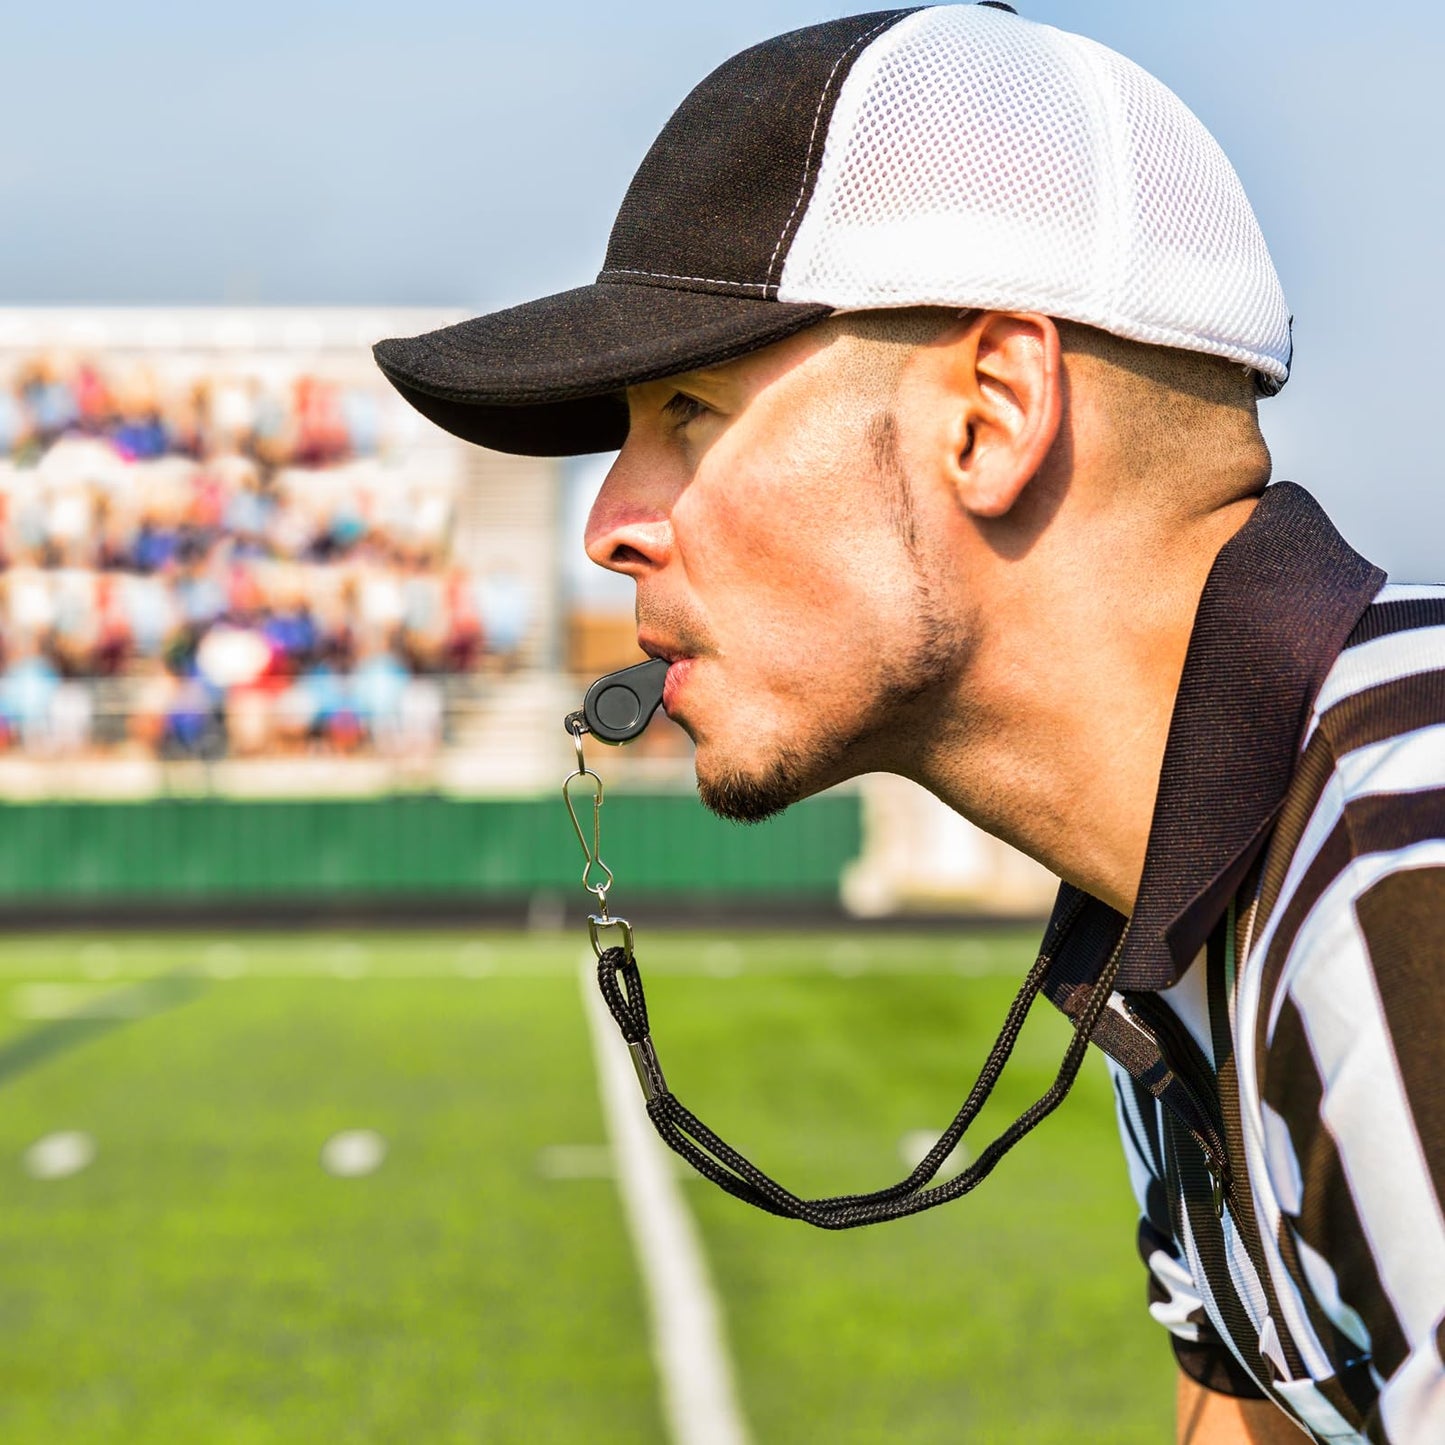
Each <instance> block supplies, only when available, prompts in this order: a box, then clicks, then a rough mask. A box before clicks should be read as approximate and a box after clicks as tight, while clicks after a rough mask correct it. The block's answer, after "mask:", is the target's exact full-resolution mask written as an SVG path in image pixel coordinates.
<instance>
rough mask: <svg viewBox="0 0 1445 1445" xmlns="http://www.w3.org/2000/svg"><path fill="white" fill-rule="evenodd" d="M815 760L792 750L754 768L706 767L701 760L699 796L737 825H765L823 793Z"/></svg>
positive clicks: (720, 816)
mask: <svg viewBox="0 0 1445 1445" xmlns="http://www.w3.org/2000/svg"><path fill="white" fill-rule="evenodd" d="M812 762H813V760H811V759H808V758H805V757H804V756H802V755H801V754H799V753H796V752H793V751H791V750H789V749H779V750H776V751H775V752H774V754H773V756H772V757H771V758H769V759H767V760H766V761H765V762H761V763H758V764H756V765H755V766H753V767H750V768H748V767H736V766H733V767H721V768H713V767H708V766H707V765H706V762H705V760H704V759H703V758H702V757H701V756H700V757H699V759H698V769H697V793H698V797H699V798H701V799H702V803H703V806H704V807H705V808H707V809H708V810H709V811H711V812H713V813H716V814H717V816H718V817H719V818H726V819H728V821H729V822H733V823H761V822H763V821H764V820H765V819H768V818H774V817H776V816H777V815H778V814H779V813H781V812H782V811H783V810H784V809H785V808H790V807H791V806H792V805H793V804H794V803H796V802H798V801H800V800H801V799H803V798H806V797H809V796H811V795H812V794H813V793H816V792H818V791H820V789H821V788H822V787H824V786H826V784H821V783H819V782H817V781H816V777H815V772H816V769H815V767H814V766H812V765H811V764H812Z"/></svg>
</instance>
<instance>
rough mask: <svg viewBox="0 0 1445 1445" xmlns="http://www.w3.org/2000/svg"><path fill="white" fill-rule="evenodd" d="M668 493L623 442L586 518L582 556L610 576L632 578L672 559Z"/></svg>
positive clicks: (653, 470)
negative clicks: (584, 555) (584, 549)
mask: <svg viewBox="0 0 1445 1445" xmlns="http://www.w3.org/2000/svg"><path fill="white" fill-rule="evenodd" d="M671 502H672V497H671V492H670V490H669V488H668V487H667V485H666V483H665V481H664V479H663V478H662V477H661V476H660V475H659V474H658V470H657V469H656V468H655V467H650V466H649V465H648V464H647V460H646V457H645V455H644V453H643V449H642V448H640V447H634V445H633V439H632V438H629V439H628V442H627V444H626V445H624V446H623V448H622V450H621V452H619V453H618V456H617V460H616V461H615V462H613V464H612V468H611V470H610V471H609V472H608V473H607V478H606V480H605V481H604V482H603V483H602V490H601V491H600V492H598V493H597V500H596V501H595V502H593V504H592V511H591V513H590V514H589V515H588V518H587V533H586V543H585V545H586V548H587V555H588V556H589V557H590V558H591V559H592V560H593V561H594V562H595V563H596V564H597V565H598V566H599V567H606V568H607V569H608V571H610V572H621V573H622V574H624V575H625V576H628V577H631V578H633V579H638V578H641V577H643V576H645V575H646V574H647V573H649V572H652V571H657V570H659V569H661V568H663V567H665V566H666V565H667V563H668V561H669V560H670V559H671V556H672V543H673V539H672V514H671Z"/></svg>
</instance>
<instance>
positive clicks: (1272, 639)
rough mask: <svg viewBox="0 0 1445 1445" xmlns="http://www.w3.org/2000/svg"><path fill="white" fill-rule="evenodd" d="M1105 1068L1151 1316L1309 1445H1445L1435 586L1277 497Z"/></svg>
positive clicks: (1176, 788)
mask: <svg viewBox="0 0 1445 1445" xmlns="http://www.w3.org/2000/svg"><path fill="white" fill-rule="evenodd" d="M1081 902H1082V904H1083V913H1082V914H1081V915H1080V921H1079V923H1078V924H1077V925H1075V926H1074V927H1073V928H1072V929H1070V930H1068V931H1067V932H1063V930H1062V923H1061V922H1060V924H1059V926H1058V931H1059V932H1062V933H1063V936H1062V937H1053V936H1052V935H1053V933H1054V932H1055V929H1053V928H1051V937H1049V938H1046V940H1045V946H1046V948H1049V947H1052V948H1054V949H1055V953H1056V956H1055V959H1054V964H1053V967H1052V969H1051V973H1050V978H1049V983H1048V985H1047V988H1048V992H1049V994H1050V997H1051V998H1053V1000H1054V1002H1055V1003H1056V1004H1058V1005H1059V1006H1060V1007H1061V1008H1063V1009H1064V1011H1065V1012H1066V1013H1070V1014H1073V1013H1076V1012H1077V1009H1078V1007H1079V1006H1080V1004H1081V1003H1082V1001H1083V999H1084V998H1085V997H1086V996H1087V992H1088V983H1089V981H1090V980H1091V979H1092V978H1093V977H1094V976H1096V975H1097V973H1098V972H1099V970H1100V968H1101V967H1102V966H1103V964H1104V962H1105V961H1106V960H1107V959H1108V958H1109V957H1110V956H1112V954H1113V953H1114V952H1116V951H1118V952H1119V954H1120V971H1119V975H1118V980H1117V987H1116V992H1115V994H1114V996H1113V998H1112V1000H1111V1007H1110V1008H1109V1010H1107V1011H1106V1013H1105V1015H1104V1018H1103V1021H1102V1022H1101V1024H1100V1026H1099V1028H1098V1030H1097V1031H1096V1033H1095V1036H1094V1037H1095V1042H1096V1043H1098V1044H1099V1045H1100V1046H1101V1047H1102V1048H1103V1049H1104V1051H1105V1053H1106V1054H1107V1055H1108V1057H1109V1062H1110V1067H1111V1070H1112V1072H1113V1076H1114V1083H1115V1092H1116V1096H1117V1104H1118V1114H1119V1124H1120V1132H1121V1135H1122V1138H1123V1141H1124V1150H1125V1155H1126V1158H1127V1161H1128V1168H1129V1175H1130V1179H1131V1182H1132V1184H1133V1187H1134V1191H1135V1194H1136V1195H1137V1197H1138V1200H1139V1206H1140V1211H1141V1222H1140V1226H1139V1244H1140V1253H1141V1254H1142V1256H1143V1258H1144V1261H1145V1263H1146V1265H1147V1267H1148V1271H1149V1299H1150V1304H1149V1308H1150V1312H1151V1314H1153V1316H1154V1317H1155V1319H1156V1320H1158V1321H1159V1323H1161V1324H1162V1325H1163V1326H1164V1327H1165V1328H1166V1329H1167V1330H1168V1331H1169V1333H1170V1335H1171V1336H1172V1341H1173V1345H1174V1350H1175V1354H1176V1356H1177V1357H1178V1360H1179V1363H1180V1365H1181V1367H1182V1368H1183V1369H1184V1370H1185V1371H1186V1373H1188V1374H1189V1375H1191V1376H1192V1377H1193V1378H1195V1379H1196V1380H1198V1381H1200V1382H1201V1383H1202V1384H1204V1385H1206V1386H1208V1387H1209V1388H1212V1389H1216V1390H1222V1391H1224V1392H1226V1393H1230V1394H1235V1395H1244V1396H1252V1397H1268V1398H1271V1399H1273V1400H1274V1401H1275V1402H1276V1403H1277V1404H1278V1405H1280V1406H1281V1407H1282V1408H1283V1409H1284V1410H1285V1411H1286V1412H1288V1413H1289V1414H1290V1415H1292V1416H1293V1418H1294V1419H1295V1420H1296V1421H1297V1422H1298V1423H1299V1424H1301V1425H1302V1426H1303V1427H1304V1428H1305V1430H1306V1431H1307V1432H1308V1433H1309V1434H1310V1435H1311V1436H1312V1437H1313V1438H1314V1439H1317V1440H1328V1441H1375V1442H1386V1441H1388V1442H1392V1445H1417V1442H1442V1441H1445V1363H1442V1352H1445V1215H1442V1202H1445V1083H1442V1081H1441V1077H1440V1072H1439V1066H1440V1065H1441V1063H1442V1062H1445V1047H1442V1042H1441V1041H1442V1039H1445V587H1394V586H1386V585H1384V578H1383V574H1382V573H1380V572H1379V571H1378V569H1376V568H1373V567H1371V566H1370V565H1369V564H1368V563H1366V562H1364V561H1363V559H1361V558H1360V557H1358V556H1357V555H1356V554H1355V553H1354V552H1352V551H1351V550H1350V549H1349V548H1348V547H1347V546H1346V545H1345V543H1344V542H1343V541H1342V540H1341V539H1340V538H1339V536H1338V534H1336V533H1335V531H1334V529H1333V528H1332V527H1331V526H1330V524H1329V522H1328V521H1327V519H1326V518H1325V517H1324V514H1323V513H1322V512H1321V511H1320V510H1319V508H1318V507H1317V506H1316V504H1315V503H1314V502H1313V500H1312V499H1311V498H1310V497H1309V495H1308V494H1307V493H1306V492H1304V491H1303V490H1302V489H1300V488H1298V487H1295V486H1292V485H1290V484H1288V483H1283V484H1280V485H1277V486H1274V487H1271V488H1269V489H1268V490H1267V491H1266V493H1265V495H1264V497H1263V498H1262V499H1261V502H1260V504H1259V506H1258V507H1257V508H1256V510H1255V513H1254V515H1253V516H1252V517H1251V519H1250V521H1249V522H1248V523H1246V524H1245V526H1244V528H1242V529H1241V531H1240V532H1239V533H1238V534H1237V535H1236V537H1235V538H1234V539H1232V540H1231V542H1230V543H1229V544H1228V545H1227V546H1226V547H1225V548H1224V550H1223V551H1222V552H1221V553H1220V556H1219V559H1218V560H1217V561H1216V563H1215V566H1214V569H1213V571H1212V572H1211V574H1210V578H1209V581H1208V583H1207V584H1206V587H1205V590H1204V595H1203V597H1202V598H1201V602H1200V608H1199V613H1198V616H1197V618H1196V621H1195V627H1194V632H1193V635H1192V638H1191V642H1190V648H1189V654H1188V657H1187V659H1186V663H1185V668H1184V676H1183V679H1182V681H1181V685H1180V691H1179V697H1178V700H1177V702H1176V705H1175V711H1174V716H1173V719H1172V721H1171V725H1170V733H1169V740H1168V744H1167V746H1166V750H1165V760H1164V767H1163V770H1162V772H1161V777H1160V791H1159V798H1158V802H1157V804H1156V809H1155V815H1154V820H1153V825H1152V827H1151V832H1150V838H1149V846H1148V852H1147V855H1146V861H1145V867H1144V873H1143V877H1142V880H1141V886H1140V891H1139V898H1138V902H1137V904H1136V907H1135V911H1134V914H1133V916H1132V918H1131V919H1129V920H1128V922H1127V924H1126V921H1125V920H1124V919H1123V918H1122V917H1120V916H1119V915H1118V914H1116V913H1114V912H1113V911H1112V910H1110V909H1108V908H1107V907H1106V906H1105V905H1103V904H1102V903H1100V902H1098V900H1095V899H1092V898H1085V897H1083V896H1082V895H1080V894H1079V893H1078V891H1077V890H1074V889H1072V888H1070V887H1068V886H1067V885H1065V887H1064V888H1063V889H1062V890H1061V893H1060V900H1059V906H1058V909H1057V910H1056V913H1055V918H1056V920H1060V921H1061V920H1062V919H1063V918H1064V917H1065V910H1069V909H1072V908H1074V907H1077V906H1079V905H1080V903H1081Z"/></svg>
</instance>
